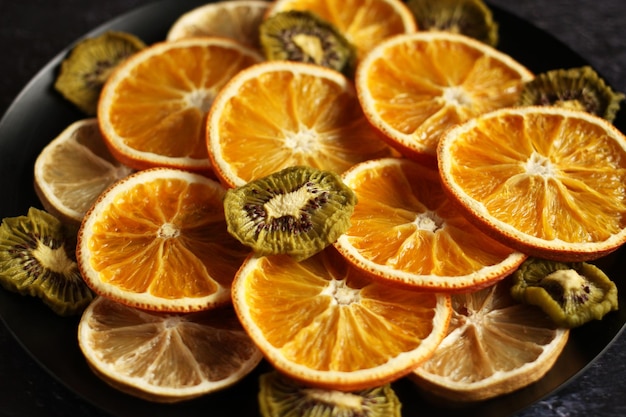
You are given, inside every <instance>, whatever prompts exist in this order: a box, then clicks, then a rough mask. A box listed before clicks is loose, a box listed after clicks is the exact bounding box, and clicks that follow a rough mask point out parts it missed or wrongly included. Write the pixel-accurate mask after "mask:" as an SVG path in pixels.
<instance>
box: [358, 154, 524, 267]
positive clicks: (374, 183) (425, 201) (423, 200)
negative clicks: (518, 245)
mask: <svg viewBox="0 0 626 417" xmlns="http://www.w3.org/2000/svg"><path fill="white" fill-rule="evenodd" d="M418 178H419V180H416V179H418ZM351 184H352V187H353V188H355V189H356V190H357V196H358V199H359V202H358V204H357V205H356V207H355V211H354V214H353V216H352V218H351V222H352V226H351V227H350V229H348V231H347V232H346V234H347V235H348V239H349V241H350V243H351V244H352V245H353V246H354V247H355V248H356V249H357V250H358V251H359V252H360V253H361V254H362V255H363V256H364V257H366V258H368V259H370V260H372V261H373V262H375V263H377V264H380V265H386V266H388V267H390V268H392V269H394V270H401V271H405V272H410V273H414V274H420V275H429V274H433V275H438V276H463V275H468V274H471V273H473V272H476V271H478V270H480V269H481V268H483V267H484V266H487V265H496V264H498V263H500V262H502V260H503V259H505V258H506V257H507V256H509V255H510V254H511V253H513V250H512V249H510V248H508V247H506V246H504V245H501V244H500V243H498V242H496V241H495V240H493V239H491V238H489V237H487V236H486V235H485V234H484V233H482V232H481V231H479V230H478V229H476V228H475V227H474V226H472V225H471V224H470V223H469V222H468V221H467V220H466V219H465V218H464V217H463V216H462V215H461V214H460V212H458V211H457V210H456V209H455V208H454V207H453V205H452V203H451V202H450V200H449V199H448V198H447V197H446V195H445V194H444V192H443V189H442V188H441V186H440V184H439V177H438V175H437V172H436V171H434V170H432V171H431V172H426V171H425V168H423V167H421V168H417V166H416V165H414V164H403V165H386V166H381V167H380V168H379V169H377V170H376V172H366V173H364V174H363V177H362V178H359V179H356V180H354V181H351ZM374 220H375V221H374Z"/></svg>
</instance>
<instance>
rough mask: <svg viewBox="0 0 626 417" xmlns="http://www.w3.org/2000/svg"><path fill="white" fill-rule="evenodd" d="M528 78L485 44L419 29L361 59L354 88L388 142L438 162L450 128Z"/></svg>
mask: <svg viewBox="0 0 626 417" xmlns="http://www.w3.org/2000/svg"><path fill="white" fill-rule="evenodd" d="M532 78H533V75H532V73H531V72H530V71H529V70H528V69H526V68H525V67H524V66H523V65H521V64H520V63H518V62H517V61H515V60H514V59H513V58H511V57H510V56H509V55H506V54H504V53H502V52H500V51H498V50H496V49H494V48H492V47H490V46H488V45H487V44H484V43H482V42H480V41H477V40H475V39H473V38H469V37H467V36H464V35H459V34H453V33H449V32H417V33H414V34H407V35H400V36H396V37H394V38H392V39H388V40H385V41H383V42H381V43H380V44H379V45H378V46H376V48H374V49H373V50H372V51H371V52H370V53H369V54H368V55H367V56H366V57H365V58H364V59H363V60H362V62H361V64H360V66H359V67H358V68H357V73H356V79H355V83H356V88H357V92H358V94H359V101H360V102H361V105H362V106H363V111H364V113H365V115H366V116H367V118H368V119H369V120H370V122H371V123H372V125H373V126H374V127H375V128H376V129H378V130H379V131H380V132H382V134H383V137H384V138H386V139H387V140H388V141H389V143H390V144H392V145H393V146H395V147H397V149H399V150H400V151H401V152H402V153H403V154H404V155H406V156H407V157H410V158H414V159H419V160H421V161H427V162H429V163H435V159H436V149H437V142H438V140H439V137H440V135H441V134H442V132H444V131H445V130H446V129H447V128H449V127H451V126H454V125H456V124H458V123H461V122H463V121H465V120H468V119H471V118H473V117H475V116H477V115H479V114H482V113H486V112H488V111H490V110H495V109H498V108H501V107H507V106H512V105H514V104H515V103H516V102H517V99H518V97H519V95H520V92H521V91H522V89H523V87H524V82H525V81H529V80H531V79H532Z"/></svg>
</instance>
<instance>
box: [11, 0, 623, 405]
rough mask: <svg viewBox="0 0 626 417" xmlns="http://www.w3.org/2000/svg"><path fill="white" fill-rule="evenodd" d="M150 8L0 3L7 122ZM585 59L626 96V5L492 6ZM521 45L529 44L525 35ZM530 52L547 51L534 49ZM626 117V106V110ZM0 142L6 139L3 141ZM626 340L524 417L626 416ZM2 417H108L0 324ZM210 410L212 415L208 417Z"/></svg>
mask: <svg viewBox="0 0 626 417" xmlns="http://www.w3.org/2000/svg"><path fill="white" fill-rule="evenodd" d="M148 3H150V1H147V0H99V1H97V2H96V1H86V0H0V53H1V56H2V58H1V60H0V115H2V114H4V112H5V111H6V109H7V108H8V107H9V105H10V104H11V102H12V101H13V100H14V99H15V98H16V97H17V96H18V95H19V93H20V91H21V90H22V89H23V88H24V87H25V86H26V85H27V83H28V81H29V80H30V79H31V78H32V77H33V76H34V75H36V74H37V72H38V71H39V70H40V69H41V68H42V67H43V66H45V65H46V63H47V62H48V61H50V60H51V59H52V58H54V57H55V56H56V55H57V54H58V53H59V52H60V51H61V50H63V49H64V48H65V47H67V46H68V45H69V44H71V43H73V42H74V41H75V40H76V39H77V38H78V37H80V36H82V35H84V34H85V33H86V32H88V31H90V30H91V29H93V28H95V27H96V26H98V25H100V24H102V23H104V22H106V21H108V20H110V19H112V18H114V17H116V16H118V15H120V14H122V13H124V12H127V11H129V10H131V9H134V8H135V7H138V6H142V5H145V4H148ZM488 3H489V4H491V5H495V6H498V7H500V8H502V9H504V10H507V11H509V12H511V13H513V14H515V15H517V16H519V17H522V18H524V19H526V20H528V21H530V22H532V23H533V24H535V25H536V26H538V27H540V28H542V29H544V30H545V31H547V32H548V33H550V34H552V35H553V36H554V37H556V38H557V39H559V40H560V41H562V42H564V43H565V44H566V45H568V46H569V47H570V48H571V49H573V50H574V51H576V52H578V53H579V54H580V55H582V56H583V57H584V58H585V59H586V60H587V61H588V62H589V63H590V64H591V65H592V66H593V67H594V68H595V69H596V70H597V71H598V72H599V73H600V74H602V76H603V77H604V78H605V79H606V80H607V81H608V83H609V84H610V85H612V86H613V87H614V89H616V90H618V91H622V92H626V29H625V27H626V1H625V0H515V1H512V0H491V1H488ZM518 42H520V44H523V43H524V42H525V39H524V34H523V33H520V34H519V38H518ZM528 48H529V49H530V50H532V48H541V45H540V44H529V45H528ZM622 108H623V109H622V111H626V103H622ZM0 140H1V138H0ZM616 278H617V279H625V277H616ZM624 381H626V334H623V333H622V334H621V335H620V337H619V338H618V340H617V341H616V343H614V344H613V345H612V346H611V347H609V348H608V349H607V350H606V351H605V352H604V353H603V355H602V356H601V357H600V358H599V360H597V361H596V362H594V363H593V364H592V365H591V366H590V367H589V368H588V369H587V370H586V372H585V373H584V374H583V375H582V376H581V377H579V378H577V379H575V380H574V381H573V382H571V383H570V384H568V385H566V386H565V387H563V388H562V389H561V390H559V391H558V392H556V393H555V394H553V395H551V396H550V397H548V398H547V399H545V400H543V401H540V402H539V403H537V404H535V405H533V406H531V407H530V408H529V409H528V410H526V411H524V412H521V413H519V414H518V417H531V416H545V417H557V416H558V417H561V416H587V415H590V416H606V417H613V416H615V417H617V416H620V417H621V416H626V397H625V396H624V394H626V387H625V385H624ZM0 415H1V416H12V417H13V416H19V417H36V416H47V417H57V416H68V415H72V416H86V417H104V414H103V413H101V412H99V411H98V410H96V409H95V408H93V407H92V406H91V405H89V404H87V403H85V402H84V401H82V400H81V399H80V398H78V397H77V396H76V395H74V394H73V393H72V392H71V391H69V390H67V389H66V388H65V386H63V385H61V384H60V383H59V382H57V381H56V380H55V379H54V378H53V377H51V376H50V375H49V374H47V373H46V372H45V371H44V370H43V369H42V368H41V367H40V366H39V365H38V364H37V363H36V362H35V361H34V360H33V359H32V358H31V357H30V356H29V355H28V354H27V353H26V352H25V351H24V350H23V349H22V347H21V346H20V345H19V344H18V342H17V341H16V340H15V339H14V338H13V337H12V335H11V334H10V333H9V331H8V330H7V329H6V327H5V326H4V325H3V324H2V323H0ZM209 415H210V410H207V416H209Z"/></svg>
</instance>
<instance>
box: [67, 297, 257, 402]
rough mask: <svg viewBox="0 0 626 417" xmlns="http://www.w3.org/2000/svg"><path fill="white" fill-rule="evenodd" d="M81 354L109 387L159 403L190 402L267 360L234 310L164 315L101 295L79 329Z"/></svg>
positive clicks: (224, 385) (236, 380) (91, 305)
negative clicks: (189, 400) (263, 358)
mask: <svg viewBox="0 0 626 417" xmlns="http://www.w3.org/2000/svg"><path fill="white" fill-rule="evenodd" d="M78 342H79V346H80V349H81V351H82V353H83V355H84V356H85V359H86V360H87V363H88V365H89V366H90V367H91V369H92V370H93V371H94V372H95V373H96V375H98V376H99V377H101V378H102V379H103V380H104V381H105V382H107V383H109V384H110V385H112V386H113V387H115V388H117V389H119V390H121V391H123V392H125V393H127V394H130V395H134V396H136V397H140V398H143V399H147V400H150V401H156V402H169V403H171V402H178V401H183V400H188V399H191V398H195V397H198V396H201V395H205V394H208V393H211V392H215V391H218V390H221V389H224V388H226V387H229V386H231V385H233V384H235V383H237V382H238V381H240V380H241V379H243V378H244V377H245V376H246V375H248V374H249V373H250V372H251V371H252V370H253V369H254V368H255V367H256V366H257V364H258V363H259V362H260V361H261V359H262V357H263V355H262V354H261V352H260V351H259V350H258V349H257V348H256V346H255V345H254V343H253V342H252V340H251V339H250V337H248V335H247V334H246V332H245V331H244V330H243V329H242V327H241V324H240V323H239V321H238V320H237V316H236V315H235V313H234V312H233V310H232V308H219V309H215V310H212V311H203V312H199V313H187V314H164V313H155V312H148V311H144V310H139V309H136V308H132V307H128V306H126V305H124V304H120V303H117V302H115V301H113V300H110V299H108V298H105V297H97V298H96V299H95V300H94V301H93V302H92V303H91V304H90V305H89V307H87V309H86V310H85V312H84V313H83V315H82V317H81V319H80V322H79V325H78Z"/></svg>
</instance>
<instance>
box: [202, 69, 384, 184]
mask: <svg viewBox="0 0 626 417" xmlns="http://www.w3.org/2000/svg"><path fill="white" fill-rule="evenodd" d="M207 146H208V149H209V156H210V158H211V162H212V166H213V170H214V172H215V174H216V175H217V177H218V178H219V179H220V180H221V181H222V182H223V183H225V184H226V185H229V186H241V185H244V184H246V183H247V182H249V181H251V180H255V179H258V178H261V177H265V176H267V175H269V174H271V173H273V172H276V171H279V170H280V169H282V168H286V167H290V166H295V165H304V166H311V167H314V168H318V169H321V170H326V171H333V172H336V173H341V172H343V171H345V170H346V169H348V168H349V167H351V166H352V165H354V164H355V163H357V162H361V161H365V160H367V159H371V158H376V157H383V156H389V155H393V154H395V151H394V150H393V149H392V148H390V147H389V146H388V145H387V144H386V143H385V142H384V141H382V140H381V139H380V137H379V136H378V134H377V132H376V131H375V130H374V129H372V128H371V126H370V125H369V124H368V122H367V119H366V118H365V116H364V115H363V112H362V111H361V107H360V105H359V102H358V100H357V97H356V92H355V91H354V87H353V85H352V83H351V82H350V81H349V80H348V79H347V78H346V77H345V76H343V75H342V74H341V73H339V72H337V71H334V70H331V69H328V68H325V67H322V66H320V65H315V64H304V63H299V62H288V61H268V62H263V63H261V64H257V65H254V66H252V67H250V68H247V69H245V70H242V71H241V72H239V73H238V74H237V75H235V76H234V77H233V78H232V79H231V81H230V82H229V83H228V84H227V85H226V86H225V87H224V88H222V90H221V91H220V92H219V94H218V95H217V97H216V98H215V101H214V102H213V106H212V108H211V111H210V113H209V116H208V119H207Z"/></svg>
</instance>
